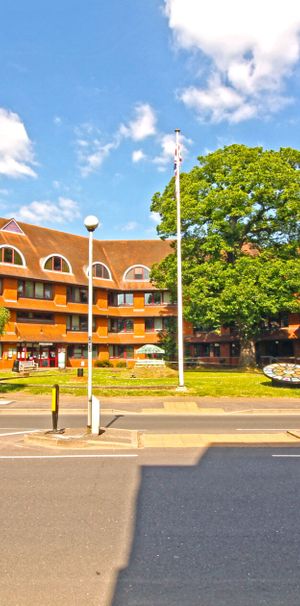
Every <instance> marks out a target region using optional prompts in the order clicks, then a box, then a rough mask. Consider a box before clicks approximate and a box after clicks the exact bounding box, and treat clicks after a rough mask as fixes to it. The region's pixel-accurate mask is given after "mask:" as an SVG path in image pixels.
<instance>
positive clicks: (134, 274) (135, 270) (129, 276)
mask: <svg viewBox="0 0 300 606" xmlns="http://www.w3.org/2000/svg"><path fill="white" fill-rule="evenodd" d="M149 276H150V269H149V268H148V267H146V266H145V265H134V267H129V269H128V270H127V271H126V273H125V276H124V280H146V281H148V280H149Z"/></svg>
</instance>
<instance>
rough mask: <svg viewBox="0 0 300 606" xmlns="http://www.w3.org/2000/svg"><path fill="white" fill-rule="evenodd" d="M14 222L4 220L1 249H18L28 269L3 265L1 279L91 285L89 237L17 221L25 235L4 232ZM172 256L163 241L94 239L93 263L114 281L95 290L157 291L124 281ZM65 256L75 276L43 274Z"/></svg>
mask: <svg viewBox="0 0 300 606" xmlns="http://www.w3.org/2000/svg"><path fill="white" fill-rule="evenodd" d="M9 221H10V219H7V218H6V219H4V218H0V246H1V245H8V246H14V247H16V248H17V249H18V250H20V252H21V253H22V254H23V255H24V257H25V260H26V267H22V266H16V265H10V264H5V265H4V264H0V275H7V276H12V277H18V278H20V277H24V278H31V279H35V280H44V281H48V282H61V283H64V284H81V285H87V283H88V280H87V276H86V273H85V272H86V269H87V265H88V237H84V236H76V235H73V234H69V233H64V232H61V231H57V230H54V229H48V228H45V227H40V226H37V225H31V224H28V223H22V222H21V221H17V224H18V225H19V226H20V228H21V230H22V231H23V234H22V233H15V232H10V231H1V228H2V227H3V226H5V225H7V223H8V222H9ZM170 252H171V242H170V241H163V240H98V239H97V238H96V237H95V236H94V239H93V262H96V261H99V262H102V263H104V264H105V265H107V267H108V268H109V269H110V271H111V274H112V280H103V279H101V278H96V279H95V280H94V286H99V287H103V288H113V289H120V290H129V291H130V290H132V289H134V290H139V289H140V290H145V289H147V287H148V286H149V287H151V288H153V286H152V285H151V284H150V283H149V282H145V281H135V282H128V281H126V280H123V276H124V273H125V271H126V270H127V269H128V268H129V267H130V266H132V265H145V266H147V267H149V268H151V266H152V265H153V264H154V263H158V262H159V261H161V260H162V259H163V258H164V257H166V256H167V255H168V254H169V253H170ZM52 254H53V255H59V256H60V255H62V256H63V257H65V258H66V259H67V260H68V261H69V263H70V264H71V267H72V273H70V274H68V273H62V272H53V271H45V270H43V260H44V259H45V258H46V257H48V256H49V255H52Z"/></svg>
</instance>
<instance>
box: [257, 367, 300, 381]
mask: <svg viewBox="0 0 300 606" xmlns="http://www.w3.org/2000/svg"><path fill="white" fill-rule="evenodd" d="M263 373H264V374H265V375H266V377H268V378H269V379H272V381H276V382H278V383H283V384H285V385H300V364H287V363H284V362H278V363H277V364H269V365H268V366H265V367H264V368H263Z"/></svg>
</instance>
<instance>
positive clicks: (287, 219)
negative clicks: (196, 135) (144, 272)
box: [151, 145, 300, 365]
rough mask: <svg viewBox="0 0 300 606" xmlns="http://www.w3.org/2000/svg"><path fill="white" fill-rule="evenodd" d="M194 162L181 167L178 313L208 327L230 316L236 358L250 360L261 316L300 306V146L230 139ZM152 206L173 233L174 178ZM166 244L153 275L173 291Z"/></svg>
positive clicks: (164, 229)
mask: <svg viewBox="0 0 300 606" xmlns="http://www.w3.org/2000/svg"><path fill="white" fill-rule="evenodd" d="M199 162H200V166H197V167H194V168H193V169H192V170H191V171H190V173H183V174H182V175H181V215H182V258H183V266H182V270H183V271H182V275H183V287H184V316H185V318H186V319H187V320H189V321H191V322H192V323H193V324H199V323H200V324H202V325H203V324H204V325H206V326H207V327H208V328H210V329H211V330H214V329H220V327H221V326H222V325H224V324H228V323H230V324H232V323H234V324H235V325H236V327H237V329H238V332H239V337H240V342H241V363H242V364H247V365H253V364H254V363H255V356H254V353H255V339H256V337H257V336H258V334H259V332H260V325H261V319H262V318H263V317H266V316H268V315H274V314H277V313H279V312H282V311H298V310H300V299H299V296H297V293H299V292H300V258H299V241H300V172H299V167H300V152H299V151H297V150H293V149H280V150H279V151H277V152H276V151H272V150H270V151H264V150H263V149H262V148H261V147H256V148H248V147H246V146H244V145H231V146H229V147H225V148H224V149H221V150H218V151H216V152H213V153H211V154H208V155H207V156H205V157H203V156H201V157H200V158H199ZM151 210H152V211H154V212H158V213H159V214H160V216H161V223H160V225H159V226H158V233H159V234H160V236H161V237H162V238H167V237H174V236H175V235H176V200H175V195H174V179H171V181H170V183H169V184H168V185H167V187H166V189H165V191H164V192H163V194H159V193H157V194H155V195H154V197H153V200H152V206H151ZM173 246H174V249H175V252H174V253H173V254H171V255H169V256H168V257H167V258H166V259H164V260H163V261H162V263H160V264H159V265H156V266H154V268H153V271H152V279H153V281H154V283H155V284H156V285H157V286H158V287H159V288H162V287H163V288H168V289H169V290H171V292H173V296H176V282H177V268H176V242H174V244H173Z"/></svg>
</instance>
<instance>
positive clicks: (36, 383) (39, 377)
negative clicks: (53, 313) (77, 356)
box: [0, 368, 300, 398]
mask: <svg viewBox="0 0 300 606" xmlns="http://www.w3.org/2000/svg"><path fill="white" fill-rule="evenodd" d="M54 384H58V385H59V386H60V390H61V393H62V394H64V393H65V394H72V395H74V396H82V395H85V394H86V391H87V370H86V369H85V370H84V376H83V377H77V372H76V369H66V370H65V371H60V370H57V369H49V370H43V371H38V372H32V373H31V374H30V375H29V376H27V377H22V376H21V375H15V373H12V372H6V373H0V393H3V394H7V393H9V392H14V391H24V393H31V394H49V393H50V390H51V387H52V385H54ZM185 384H186V386H187V387H188V391H187V393H186V396H187V397H189V398H190V397H191V396H211V397H253V398H259V397H269V398H282V397H287V398H299V397H300V388H295V387H294V388H289V387H276V386H273V385H272V382H271V381H270V380H269V379H267V377H265V375H264V374H263V373H262V372H258V371H252V372H250V371H248V372H245V371H237V370H220V371H219V370H200V371H192V370H191V371H190V370H188V371H186V372H185ZM177 385H178V378H177V372H175V371H174V370H170V369H168V368H153V369H146V368H141V369H135V370H129V369H126V368H125V369H111V368H95V369H94V370H93V393H94V394H95V395H99V396H101V395H105V396H119V397H120V396H122V397H123V396H134V395H135V396H138V395H140V396H149V395H152V396H162V397H163V396H167V395H168V396H170V395H177V396H178V394H176V391H175V390H176V387H177ZM180 395H181V396H182V395H183V396H184V395H185V394H180Z"/></svg>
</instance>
